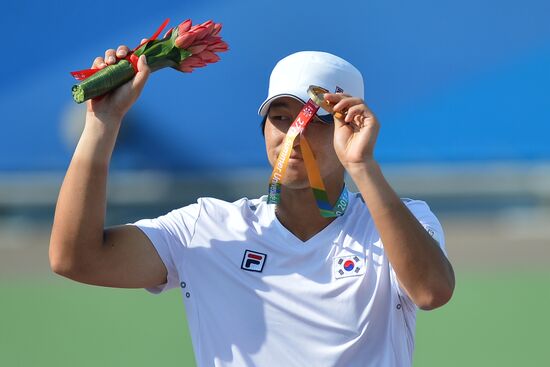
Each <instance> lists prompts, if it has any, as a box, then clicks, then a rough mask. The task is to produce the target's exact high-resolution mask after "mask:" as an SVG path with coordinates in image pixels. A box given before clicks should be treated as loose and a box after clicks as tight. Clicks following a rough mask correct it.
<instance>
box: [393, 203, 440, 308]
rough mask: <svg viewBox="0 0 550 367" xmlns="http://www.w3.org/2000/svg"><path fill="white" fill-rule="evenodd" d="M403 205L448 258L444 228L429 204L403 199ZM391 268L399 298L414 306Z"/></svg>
mask: <svg viewBox="0 0 550 367" xmlns="http://www.w3.org/2000/svg"><path fill="white" fill-rule="evenodd" d="M403 203H404V204H405V205H406V206H407V208H409V210H410V211H411V213H412V214H413V215H414V216H415V218H416V219H417V220H418V221H419V222H420V224H421V225H422V226H423V227H424V229H426V231H427V232H428V233H429V234H430V236H432V237H433V239H434V240H435V241H436V242H437V243H438V244H439V247H440V248H441V250H442V251H443V253H444V254H445V256H447V251H446V250H445V236H444V233H443V227H442V226H441V223H440V222H439V220H438V219H437V217H436V216H435V215H434V214H433V213H432V211H431V210H430V207H429V206H428V204H426V203H425V202H424V201H421V200H411V199H403ZM390 268H391V280H392V284H393V286H394V287H395V288H396V289H397V290H398V291H399V296H400V297H404V298H405V299H407V301H408V303H409V305H410V306H412V304H413V303H412V300H410V298H409V296H408V295H407V293H406V292H405V290H404V289H402V288H401V286H400V285H399V282H398V281H397V275H396V274H395V271H394V269H393V267H392V266H391V264H390Z"/></svg>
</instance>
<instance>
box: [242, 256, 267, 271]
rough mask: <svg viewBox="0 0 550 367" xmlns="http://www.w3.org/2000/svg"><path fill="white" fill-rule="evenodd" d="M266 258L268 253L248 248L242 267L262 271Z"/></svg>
mask: <svg viewBox="0 0 550 367" xmlns="http://www.w3.org/2000/svg"><path fill="white" fill-rule="evenodd" d="M266 258H267V255H266V254H262V253H261V252H256V251H251V250H246V251H245V252H244V256H243V262H242V264H241V269H243V270H248V271H257V272H259V273H261V271H262V270H263V269H264V264H265V259H266Z"/></svg>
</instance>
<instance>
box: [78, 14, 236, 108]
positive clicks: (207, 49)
mask: <svg viewBox="0 0 550 367" xmlns="http://www.w3.org/2000/svg"><path fill="white" fill-rule="evenodd" d="M168 21H169V20H168V19H167V20H166V21H165V22H164V23H163V24H162V25H161V26H160V28H159V29H158V30H157V32H155V34H154V35H153V36H152V37H151V38H149V39H147V40H145V41H144V42H143V43H141V44H140V45H139V46H137V47H136V48H135V49H133V50H132V51H130V52H129V54H128V56H127V57H126V58H124V59H121V60H120V61H119V62H118V63H116V64H114V65H109V66H107V67H105V68H103V69H101V70H99V69H88V70H80V71H75V72H72V73H71V74H72V75H73V76H74V77H75V78H76V79H77V80H82V82H81V83H79V84H76V85H73V87H72V94H73V99H74V100H75V102H77V103H82V102H84V101H86V100H88V99H92V98H96V97H99V96H102V95H103V94H105V93H107V92H109V91H111V90H113V89H115V88H117V87H119V86H120V85H122V84H124V83H126V82H127V81H129V80H131V79H132V78H133V77H134V75H135V74H136V73H137V60H138V58H139V56H141V55H145V56H146V57H147V64H148V65H149V67H150V68H151V71H156V70H158V69H161V68H165V67H171V68H174V69H176V70H179V71H182V72H184V73H190V72H192V71H193V69H195V68H198V67H203V66H206V65H207V64H211V63H214V62H217V61H219V60H220V57H219V56H218V55H217V53H218V52H225V51H227V50H228V46H227V44H226V43H225V42H224V41H223V40H222V38H221V37H220V36H219V33H220V30H221V28H222V26H221V24H220V23H214V22H213V21H212V20H208V21H206V22H204V23H202V24H198V25H192V23H191V20H190V19H188V20H186V21H185V22H183V23H181V24H180V25H178V26H177V27H174V28H172V29H170V30H169V31H168V32H166V34H165V35H164V37H163V38H162V39H160V40H157V39H156V38H157V37H158V35H159V34H160V33H161V32H162V30H163V29H164V27H165V26H166V25H167V24H168Z"/></svg>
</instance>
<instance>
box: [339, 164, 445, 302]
mask: <svg viewBox="0 0 550 367" xmlns="http://www.w3.org/2000/svg"><path fill="white" fill-rule="evenodd" d="M348 173H349V174H350V176H351V178H352V179H353V181H354V182H355V184H356V185H357V187H358V189H359V191H360V192H361V195H362V197H363V199H364V200H365V203H366V204H367V206H368V208H369V211H370V213H371V215H372V218H373V221H374V223H375V225H376V228H377V229H378V232H379V233H380V237H381V239H382V242H383V243H384V250H385V252H386V254H387V256H388V259H389V261H390V263H391V264H392V266H393V268H394V270H395V272H396V274H397V276H398V279H399V281H400V283H401V285H402V286H403V287H404V288H405V289H406V290H407V292H408V294H409V296H410V297H411V298H412V299H413V301H414V302H415V303H416V304H417V305H419V306H420V307H421V308H433V307H437V306H440V305H441V304H443V303H445V302H447V300H448V299H449V298H450V295H451V294H452V291H453V288H454V274H453V270H452V267H451V265H450V263H449V262H448V260H447V258H446V257H445V255H444V254H443V252H442V250H441V249H440V248H439V246H438V244H437V243H436V242H435V240H434V239H433V238H432V237H431V236H430V235H429V234H428V233H427V231H426V230H425V229H424V228H423V226H422V225H421V224H420V223H419V222H418V220H417V219H416V218H415V217H414V215H413V214H412V213H411V212H410V211H409V209H408V208H407V207H406V206H405V204H404V203H403V202H402V201H401V199H400V198H399V197H398V196H397V195H396V193H395V192H394V191H393V189H392V188H391V186H390V185H389V183H388V182H387V181H386V179H385V178H384V176H383V174H382V172H381V170H380V167H379V166H378V164H377V163H376V162H375V161H374V160H369V161H367V162H366V163H363V164H356V165H354V166H353V167H348Z"/></svg>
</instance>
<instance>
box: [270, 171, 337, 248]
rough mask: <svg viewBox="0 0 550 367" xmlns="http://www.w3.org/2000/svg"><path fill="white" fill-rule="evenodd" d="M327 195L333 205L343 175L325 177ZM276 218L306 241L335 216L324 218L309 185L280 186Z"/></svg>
mask: <svg viewBox="0 0 550 367" xmlns="http://www.w3.org/2000/svg"><path fill="white" fill-rule="evenodd" d="M325 185H326V190H327V195H328V198H329V202H330V204H331V205H334V204H335V203H336V201H337V200H338V198H339V197H340V193H341V192H342V188H343V186H344V177H343V175H340V177H335V178H334V179H332V180H331V179H325ZM275 212H276V214H277V218H278V219H279V221H280V222H281V224H282V225H283V226H285V228H286V229H288V230H289V231H290V232H292V234H294V235H295V236H296V237H297V238H299V239H300V240H302V241H307V240H308V239H310V238H311V237H313V236H315V235H316V234H317V233H319V232H320V231H321V230H322V229H323V228H325V227H326V226H328V225H329V224H330V223H331V222H332V221H333V220H334V219H336V218H334V217H333V218H324V217H322V216H321V214H320V212H319V207H318V206H317V202H316V201H315V197H314V196H313V192H312V190H311V188H310V187H306V188H300V189H293V188H289V187H287V186H284V185H283V187H282V188H281V202H280V203H279V204H277V207H276V209H275Z"/></svg>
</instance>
